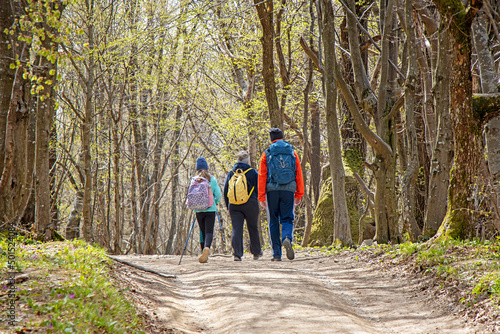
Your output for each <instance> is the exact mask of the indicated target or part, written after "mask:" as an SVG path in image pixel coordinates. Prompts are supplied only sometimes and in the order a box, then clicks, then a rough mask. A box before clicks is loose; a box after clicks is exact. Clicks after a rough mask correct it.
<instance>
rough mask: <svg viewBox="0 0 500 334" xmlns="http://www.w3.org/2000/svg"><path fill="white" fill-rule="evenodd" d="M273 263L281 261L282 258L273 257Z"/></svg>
mask: <svg viewBox="0 0 500 334" xmlns="http://www.w3.org/2000/svg"><path fill="white" fill-rule="evenodd" d="M271 261H273V262H274V261H281V258H280V257H273V258H272V259H271Z"/></svg>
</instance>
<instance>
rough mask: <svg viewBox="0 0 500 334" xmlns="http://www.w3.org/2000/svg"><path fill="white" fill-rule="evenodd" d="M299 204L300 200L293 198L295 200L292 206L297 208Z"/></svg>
mask: <svg viewBox="0 0 500 334" xmlns="http://www.w3.org/2000/svg"><path fill="white" fill-rule="evenodd" d="M300 202H301V199H300V198H295V199H294V200H293V204H295V206H298V205H299V204H300Z"/></svg>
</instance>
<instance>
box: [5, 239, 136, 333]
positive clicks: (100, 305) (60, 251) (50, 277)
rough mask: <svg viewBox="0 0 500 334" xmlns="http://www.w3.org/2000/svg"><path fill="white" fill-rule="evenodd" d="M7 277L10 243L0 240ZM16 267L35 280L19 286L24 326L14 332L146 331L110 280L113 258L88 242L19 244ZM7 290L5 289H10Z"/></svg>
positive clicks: (19, 310) (18, 306)
mask: <svg viewBox="0 0 500 334" xmlns="http://www.w3.org/2000/svg"><path fill="white" fill-rule="evenodd" d="M0 244H1V246H2V250H3V252H2V256H1V257H0V270H1V273H2V278H3V279H5V278H6V276H7V275H8V272H9V268H8V267H7V252H6V250H7V249H8V248H7V242H6V240H2V241H0ZM15 259H16V265H17V268H18V270H19V271H21V272H22V273H26V274H27V275H28V276H29V279H28V280H27V281H25V282H23V283H19V284H16V287H17V291H16V294H17V296H18V297H19V300H17V302H16V318H17V320H18V324H17V325H16V326H9V324H8V323H6V322H5V321H4V318H5V317H4V316H3V315H4V314H5V312H6V311H7V310H6V306H5V305H3V306H2V307H1V308H0V311H1V312H2V322H1V323H0V330H10V331H12V333H15V332H16V331H21V330H25V331H27V330H31V332H35V333H37V332H38V333H143V332H142V331H141V330H140V328H142V323H141V319H140V317H139V316H137V314H136V311H135V309H134V307H133V305H132V304H131V303H130V302H129V301H128V300H127V299H126V298H125V296H124V293H123V291H120V290H119V288H117V287H116V286H114V285H113V284H112V281H111V279H110V271H111V262H110V261H111V260H110V259H109V258H108V257H107V256H106V253H105V251H104V250H103V249H101V248H98V247H94V246H91V245H89V244H87V243H85V242H83V241H72V242H50V243H37V242H32V241H30V240H24V239H18V240H16V257H15ZM4 289H5V288H4Z"/></svg>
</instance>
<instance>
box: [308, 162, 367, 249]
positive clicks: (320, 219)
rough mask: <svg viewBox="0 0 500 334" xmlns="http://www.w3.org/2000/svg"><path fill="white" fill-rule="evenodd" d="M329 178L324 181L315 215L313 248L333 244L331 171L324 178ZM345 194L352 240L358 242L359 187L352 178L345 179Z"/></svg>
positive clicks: (311, 239) (312, 229) (312, 230)
mask: <svg viewBox="0 0 500 334" xmlns="http://www.w3.org/2000/svg"><path fill="white" fill-rule="evenodd" d="M326 175H327V176H328V178H327V179H326V180H325V181H323V184H322V186H321V191H320V197H319V200H318V205H317V206H316V210H315V211H314V215H313V225H312V228H311V238H310V244H311V245H313V246H325V245H331V244H332V243H333V216H334V213H333V196H332V179H331V177H330V173H329V171H325V173H324V176H326ZM345 193H346V202H347V211H348V213H349V219H350V222H351V238H352V240H353V242H356V241H357V240H358V235H359V225H358V221H359V218H360V213H359V210H358V207H357V202H358V194H359V185H358V183H357V182H356V180H355V179H354V178H353V177H352V176H346V178H345Z"/></svg>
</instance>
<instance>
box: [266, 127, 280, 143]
mask: <svg viewBox="0 0 500 334" xmlns="http://www.w3.org/2000/svg"><path fill="white" fill-rule="evenodd" d="M269 136H270V137H271V141H275V140H276V139H283V132H281V130H280V129H278V128H272V129H271V130H269Z"/></svg>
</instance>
